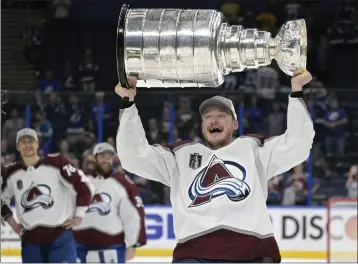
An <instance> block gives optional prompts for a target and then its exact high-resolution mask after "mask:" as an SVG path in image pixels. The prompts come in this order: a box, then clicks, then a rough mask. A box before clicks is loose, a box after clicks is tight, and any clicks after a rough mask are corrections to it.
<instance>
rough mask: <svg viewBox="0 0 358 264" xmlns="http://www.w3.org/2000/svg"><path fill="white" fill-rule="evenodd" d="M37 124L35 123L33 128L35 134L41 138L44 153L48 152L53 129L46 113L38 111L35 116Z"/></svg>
mask: <svg viewBox="0 0 358 264" xmlns="http://www.w3.org/2000/svg"><path fill="white" fill-rule="evenodd" d="M36 119H37V121H38V122H37V124H35V130H36V132H37V135H38V136H39V137H40V138H41V144H42V149H43V150H44V154H47V153H49V151H50V145H51V142H52V135H53V129H52V125H51V123H50V122H49V121H48V120H47V118H46V113H45V112H43V111H40V112H38V113H37V116H36Z"/></svg>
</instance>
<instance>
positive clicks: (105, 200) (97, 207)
mask: <svg viewBox="0 0 358 264" xmlns="http://www.w3.org/2000/svg"><path fill="white" fill-rule="evenodd" d="M111 201H112V197H111V196H110V195H109V194H108V193H104V192H102V193H96V194H95V195H94V196H93V199H92V203H91V204H90V206H89V207H88V209H87V212H86V213H94V212H97V213H98V214H99V215H108V214H109V213H110V212H111Z"/></svg>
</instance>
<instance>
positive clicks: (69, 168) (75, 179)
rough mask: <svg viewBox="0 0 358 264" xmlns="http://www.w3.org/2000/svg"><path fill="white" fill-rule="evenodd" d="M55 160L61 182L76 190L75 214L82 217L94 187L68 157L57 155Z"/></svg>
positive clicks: (89, 202)
mask: <svg viewBox="0 0 358 264" xmlns="http://www.w3.org/2000/svg"><path fill="white" fill-rule="evenodd" d="M57 160H58V165H59V166H60V168H59V169H60V174H61V181H62V183H63V184H64V185H65V186H66V187H68V188H69V189H71V190H73V191H75V192H76V213H75V216H78V217H82V218H83V217H84V216H85V214H86V211H87V209H88V206H89V205H90V204H91V200H92V196H93V194H94V190H95V188H94V186H93V185H92V183H91V182H90V180H89V179H88V178H87V176H86V175H85V174H84V173H83V172H82V171H81V170H78V169H76V168H75V167H74V166H73V165H72V164H71V163H70V161H69V160H68V159H66V158H65V157H63V156H59V157H58V158H57Z"/></svg>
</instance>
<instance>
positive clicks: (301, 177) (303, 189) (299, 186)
mask: <svg viewBox="0 0 358 264" xmlns="http://www.w3.org/2000/svg"><path fill="white" fill-rule="evenodd" d="M307 193H308V192H307V173H304V171H303V164H300V165H297V166H296V167H294V168H293V173H292V175H291V177H290V179H289V182H288V187H286V188H285V190H284V194H283V201H282V204H283V205H306V203H307V201H306V197H307Z"/></svg>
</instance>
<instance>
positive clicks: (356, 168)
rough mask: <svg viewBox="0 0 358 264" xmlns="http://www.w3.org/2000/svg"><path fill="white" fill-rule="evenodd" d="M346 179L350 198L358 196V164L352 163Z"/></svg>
mask: <svg viewBox="0 0 358 264" xmlns="http://www.w3.org/2000/svg"><path fill="white" fill-rule="evenodd" d="M347 176H348V177H347V181H346V188H347V192H348V197H349V198H357V197H358V182H357V181H358V165H352V166H351V168H350V170H349V172H348V175H347Z"/></svg>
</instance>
